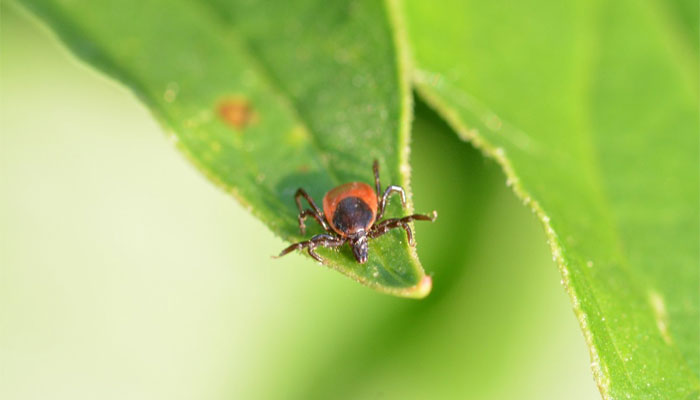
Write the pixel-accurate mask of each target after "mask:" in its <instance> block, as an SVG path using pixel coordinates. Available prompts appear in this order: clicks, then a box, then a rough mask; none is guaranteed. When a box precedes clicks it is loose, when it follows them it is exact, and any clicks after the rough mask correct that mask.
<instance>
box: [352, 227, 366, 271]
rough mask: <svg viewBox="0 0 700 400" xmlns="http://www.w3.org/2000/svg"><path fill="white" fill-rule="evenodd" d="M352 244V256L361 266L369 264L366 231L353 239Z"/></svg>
mask: <svg viewBox="0 0 700 400" xmlns="http://www.w3.org/2000/svg"><path fill="white" fill-rule="evenodd" d="M350 240H351V242H350V244H351V245H352V254H354V255H355V259H356V260H357V262H359V263H360V264H364V263H365V262H367V251H368V246H367V235H366V234H365V232H364V231H361V232H359V233H358V234H357V235H356V236H355V237H352V238H351V239H350Z"/></svg>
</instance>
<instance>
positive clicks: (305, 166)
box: [297, 164, 311, 174]
mask: <svg viewBox="0 0 700 400" xmlns="http://www.w3.org/2000/svg"><path fill="white" fill-rule="evenodd" d="M310 170H311V168H309V165H308V164H301V165H300V166H299V167H297V171H299V172H301V173H302V174H305V173H307V172H309V171H310Z"/></svg>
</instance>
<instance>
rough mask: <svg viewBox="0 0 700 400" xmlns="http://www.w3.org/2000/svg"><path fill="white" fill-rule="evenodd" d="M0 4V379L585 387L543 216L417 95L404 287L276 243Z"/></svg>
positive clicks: (196, 389)
mask: <svg viewBox="0 0 700 400" xmlns="http://www.w3.org/2000/svg"><path fill="white" fill-rule="evenodd" d="M1 12H2V14H1V15H2V21H1V25H0V30H1V31H0V35H1V36H0V40H1V43H0V57H1V60H0V85H1V86H0V93H1V100H0V101H1V107H0V129H1V135H0V137H1V141H2V142H1V143H0V149H2V150H1V151H2V155H1V157H0V163H1V165H0V173H1V174H2V180H1V185H2V186H1V187H0V191H1V193H2V196H1V197H0V198H1V199H2V200H1V201H2V207H0V212H1V218H2V224H0V232H2V236H1V238H0V239H1V240H0V246H1V248H0V263H1V265H2V278H1V279H0V285H1V287H0V305H1V306H2V312H1V313H0V318H1V320H0V325H1V327H2V330H1V332H0V352H1V353H2V357H1V358H2V369H3V372H2V376H3V379H2V381H1V382H0V398H3V399H46V398H54V399H61V398H71V399H78V398H81V399H82V398H90V399H93V398H99V399H123V398H129V399H154V398H168V399H193V398H200V399H214V398H216V399H223V398H226V399H297V398H298V399H316V398H319V399H326V398H334V399H342V398H348V399H375V398H376V399H394V398H396V399H399V398H400V399H425V398H469V399H564V398H566V399H594V398H599V395H598V393H597V390H596V389H595V384H594V382H593V379H592V376H591V373H590V368H589V358H588V352H587V349H586V346H585V343H584V340H583V337H582V335H581V333H580V331H579V329H578V325H577V322H576V319H575V318H574V315H573V313H572V311H571V306H570V304H569V300H568V298H567V296H566V294H565V292H564V290H563V288H562V287H561V286H560V283H559V280H560V277H559V272H558V270H557V268H556V267H555V265H554V263H553V262H552V261H551V255H550V253H549V249H548V246H547V245H546V243H545V238H544V233H543V231H542V228H541V227H540V226H539V224H538V223H537V221H536V220H535V218H534V216H533V215H531V214H530V212H529V211H528V210H527V209H526V208H525V207H524V206H522V205H521V204H519V202H518V201H517V200H516V199H515V197H514V196H513V194H512V193H511V191H510V189H508V188H507V187H506V185H505V179H504V177H503V175H502V173H501V172H500V170H499V169H498V167H497V166H496V165H495V164H494V163H493V162H491V161H488V160H485V159H484V158H483V157H482V156H481V154H479V153H478V152H477V151H475V150H474V149H473V148H472V147H471V145H469V144H467V143H462V142H460V141H459V140H458V139H457V138H456V136H455V135H454V134H453V133H452V132H450V131H449V129H448V128H447V127H446V126H445V125H444V124H443V123H442V122H441V121H440V120H439V119H438V118H437V117H436V116H435V115H434V114H433V113H432V112H431V111H430V110H428V109H427V107H425V106H424V105H422V104H417V106H416V117H415V122H414V134H413V145H412V155H411V159H412V166H413V178H412V187H413V192H414V202H415V206H416V210H417V211H419V212H420V211H429V210H432V209H437V210H438V211H439V213H440V218H439V219H438V222H437V223H435V224H420V225H417V240H418V243H419V244H418V253H419V255H420V258H421V261H422V262H423V265H424V266H425V267H426V270H427V271H428V272H429V273H431V274H432V275H433V282H434V289H433V292H432V294H431V295H430V296H429V297H428V298H427V299H425V300H422V301H414V300H405V299H398V298H393V297H390V296H387V295H382V294H379V293H375V292H373V291H371V290H369V289H367V288H365V287H363V286H360V285H358V284H356V283H354V282H352V281H350V280H349V279H347V278H344V277H343V276H341V275H340V274H337V273H335V272H332V271H330V270H327V269H325V268H321V267H319V266H318V265H316V264H315V263H313V262H311V261H310V259H308V258H306V257H303V256H299V255H290V256H288V257H286V258H283V259H279V260H273V259H271V258H270V255H272V254H276V253H277V252H278V251H279V250H280V249H281V248H282V247H283V246H285V243H284V242H282V241H281V240H279V239H278V238H275V237H274V236H273V235H272V233H270V232H269V231H268V230H267V229H266V228H265V227H264V226H263V224H262V223H261V222H259V221H257V220H256V219H254V218H253V217H252V216H251V215H250V214H249V213H248V212H247V211H246V210H245V209H243V207H241V205H239V204H238V203H236V202H235V200H234V199H233V198H231V197H230V196H228V195H226V194H225V193H223V192H221V191H219V190H218V189H217V188H215V187H214V186H213V185H212V184H210V183H209V182H208V181H207V180H206V179H205V178H204V177H203V176H202V175H200V174H199V173H198V172H197V171H196V170H195V169H194V168H193V167H192V166H191V165H190V164H189V163H188V162H187V160H186V159H185V158H184V157H182V156H181V155H180V154H179V153H178V151H176V150H175V149H174V147H173V146H171V145H170V144H169V143H168V140H167V139H166V136H165V135H164V134H163V133H162V132H161V129H160V128H159V126H158V125H157V124H156V123H155V121H154V120H153V119H152V118H151V117H150V115H149V113H148V112H147V111H146V110H145V109H144V107H142V106H141V105H140V104H139V103H138V102H137V101H136V100H135V99H134V98H133V96H131V95H130V93H129V92H128V91H127V90H125V89H124V88H122V87H120V86H119V85H118V84H116V83H114V82H112V81H110V80H108V79H106V78H104V77H103V76H101V75H100V74H98V73H96V72H95V71H93V70H91V69H89V68H87V67H85V66H83V65H81V64H78V63H77V62H76V61H75V60H74V59H73V58H72V57H71V56H69V55H68V53H67V51H66V50H64V49H63V48H61V47H60V45H59V44H58V43H57V41H56V40H55V39H54V38H53V37H51V35H50V34H49V33H48V31H47V30H46V29H44V28H42V27H40V26H39V25H38V24H37V23H36V22H35V21H34V20H33V19H31V18H29V17H27V16H26V15H24V13H23V12H19V11H17V10H15V9H14V8H12V7H8V6H6V5H4V4H3V5H2V9H1ZM368 168H369V166H368ZM289 200H290V202H292V201H293V199H291V198H290V199H289Z"/></svg>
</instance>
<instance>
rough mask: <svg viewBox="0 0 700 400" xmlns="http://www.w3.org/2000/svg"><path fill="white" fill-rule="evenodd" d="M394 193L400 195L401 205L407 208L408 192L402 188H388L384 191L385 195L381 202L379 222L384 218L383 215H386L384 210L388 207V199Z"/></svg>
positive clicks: (378, 215)
mask: <svg viewBox="0 0 700 400" xmlns="http://www.w3.org/2000/svg"><path fill="white" fill-rule="evenodd" d="M377 193H379V192H377ZM393 193H398V194H399V195H400V196H401V205H402V206H403V207H404V208H406V192H404V190H403V188H402V187H401V186H395V185H391V186H389V187H388V188H386V190H385V191H384V195H383V196H382V198H381V199H380V200H379V210H377V218H376V220H377V221H379V220H380V219H381V218H382V215H384V208H385V207H386V202H387V199H388V198H389V196H391V195H392V194H393Z"/></svg>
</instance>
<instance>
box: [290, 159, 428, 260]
mask: <svg viewBox="0 0 700 400" xmlns="http://www.w3.org/2000/svg"><path fill="white" fill-rule="evenodd" d="M373 169H374V183H375V188H374V189H373V188H372V187H371V186H370V185H368V184H366V183H364V182H350V183H345V184H343V185H340V186H337V187H335V188H333V189H331V190H329V191H328V193H326V195H325V196H324V197H323V212H321V210H319V208H318V206H316V203H314V201H313V199H312V198H311V196H309V195H308V194H307V193H306V191H305V190H304V189H302V188H299V189H298V190H297V192H296V195H295V196H294V200H295V201H296V203H297V207H298V208H299V229H300V230H301V234H302V235H303V234H304V233H305V232H306V226H305V225H304V220H305V219H306V217H313V218H314V219H315V220H316V221H317V222H318V223H319V224H320V225H321V226H322V227H323V229H324V230H325V231H326V233H322V234H319V235H316V236H314V237H312V238H311V239H309V240H305V241H303V242H299V243H294V244H292V245H291V246H289V247H287V248H286V249H284V250H282V252H281V253H280V255H279V256H280V257H281V256H283V255H285V254H288V253H290V252H292V251H294V250H302V249H307V250H308V253H309V255H310V256H311V257H313V258H314V259H315V260H317V261H319V262H323V259H321V257H319V255H318V254H317V253H316V252H315V251H314V249H315V248H316V247H319V246H323V247H340V246H342V245H343V244H345V243H348V244H349V245H350V247H351V248H352V251H353V255H354V256H355V259H356V260H357V262H359V263H361V264H362V263H365V262H366V261H367V257H368V239H373V238H376V237H378V236H381V235H383V234H385V233H387V232H388V231H389V230H390V229H394V228H403V229H404V230H405V231H406V235H407V236H408V241H409V243H410V244H411V245H412V246H413V245H414V242H413V233H412V232H411V228H410V227H409V225H408V224H409V222H411V221H416V220H417V221H435V218H437V213H436V212H435V211H433V213H432V215H431V216H428V215H422V214H413V215H409V216H407V217H403V218H389V219H385V220H383V221H380V220H381V218H382V215H383V214H384V209H385V206H386V202H387V199H388V197H389V195H391V194H392V193H398V194H399V195H400V196H401V204H402V205H403V206H404V207H405V206H406V194H405V192H404V190H403V188H402V187H400V186H394V185H392V186H389V187H387V188H386V190H385V191H384V193H383V195H380V193H381V185H380V183H379V163H378V162H377V161H376V160H375V161H374V165H373ZM302 197H303V198H304V199H306V201H307V202H308V203H309V205H310V206H311V209H306V210H304V209H303V207H302V205H301V198H302Z"/></svg>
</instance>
